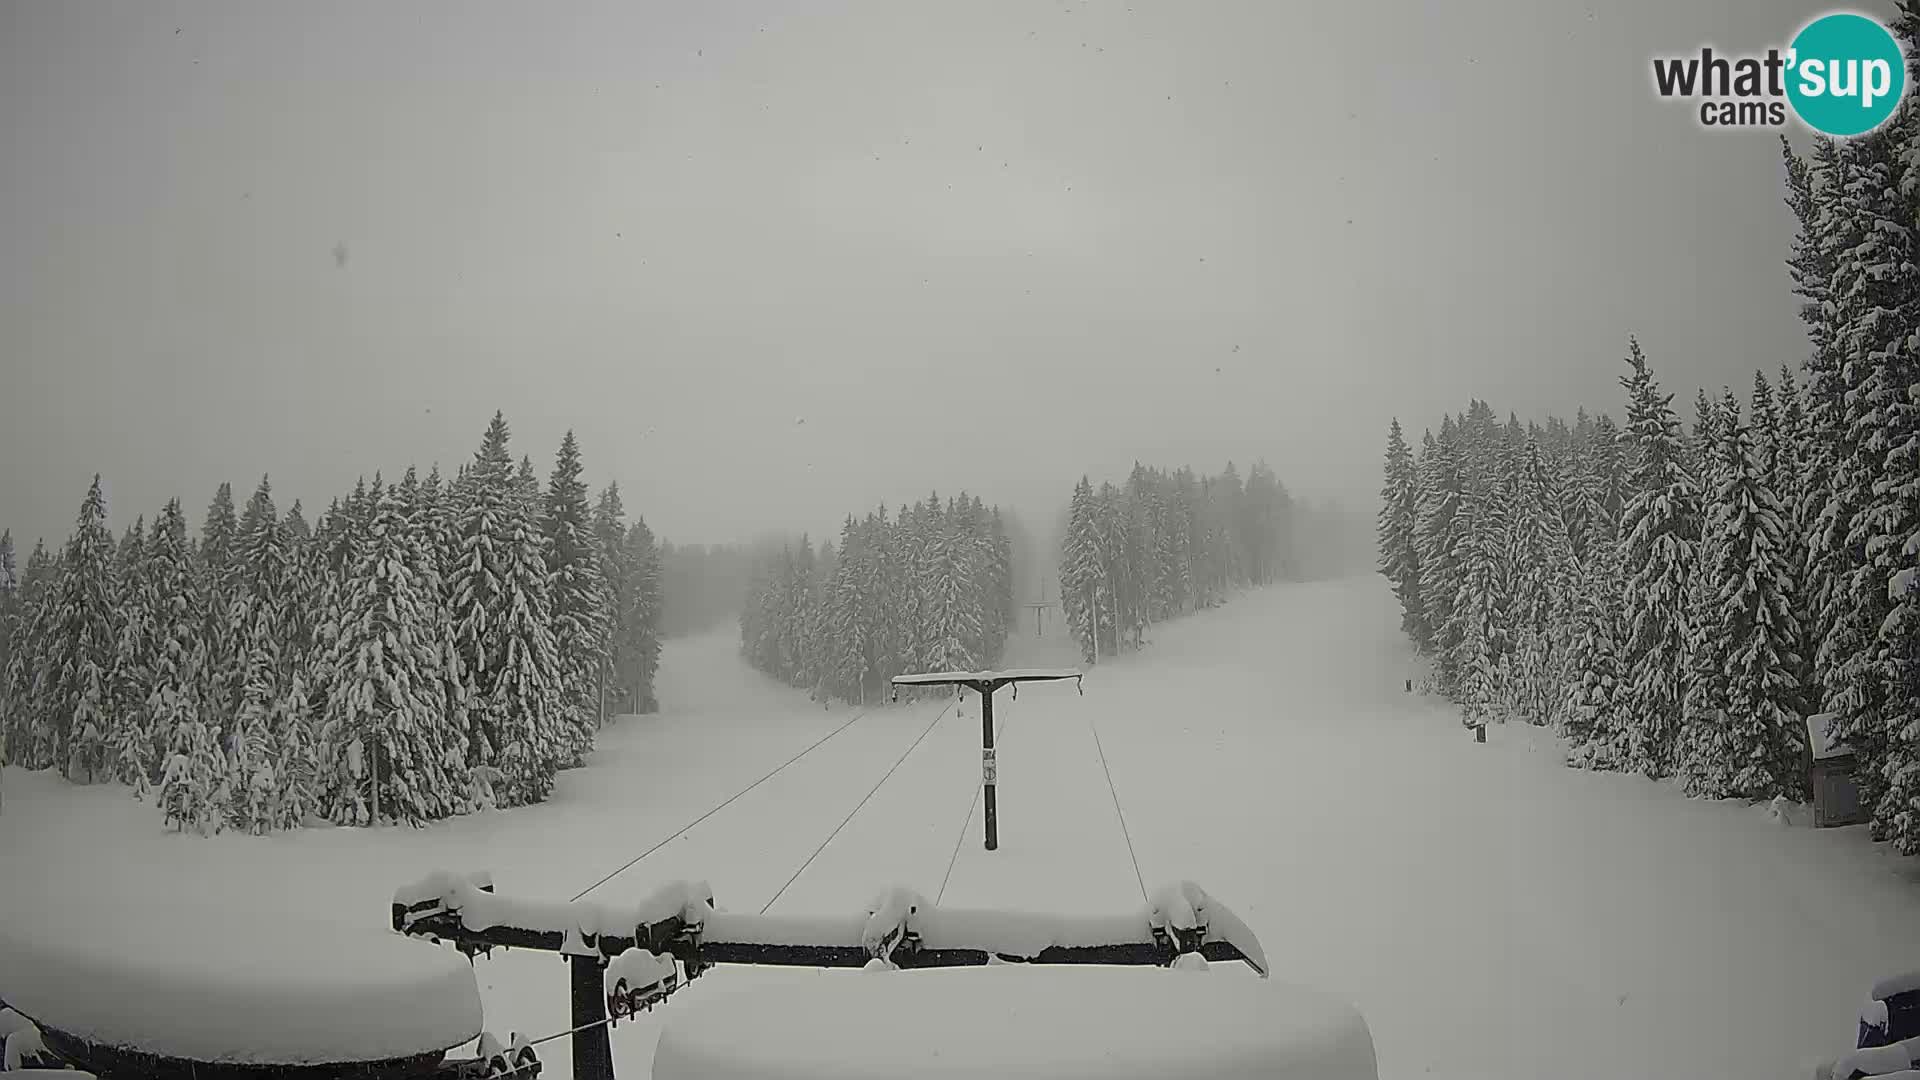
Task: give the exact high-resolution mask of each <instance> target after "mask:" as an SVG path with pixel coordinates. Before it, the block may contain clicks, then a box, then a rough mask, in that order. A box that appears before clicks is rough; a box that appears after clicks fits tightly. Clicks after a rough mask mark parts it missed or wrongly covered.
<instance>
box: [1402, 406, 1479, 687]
mask: <svg viewBox="0 0 1920 1080" xmlns="http://www.w3.org/2000/svg"><path fill="white" fill-rule="evenodd" d="M1457 442H1458V429H1457V428H1456V427H1455V426H1454V422H1453V417H1451V416H1448V417H1446V418H1444V419H1443V420H1442V421H1441V424H1440V435H1439V437H1438V438H1435V437H1434V436H1433V434H1432V433H1430V432H1429V433H1428V434H1427V436H1426V438H1425V440H1424V441H1423V443H1422V447H1421V452H1420V462H1421V475H1420V485H1419V498H1418V501H1417V503H1416V509H1417V514H1416V519H1415V523H1414V530H1415V541H1416V554H1417V555H1418V557H1419V560H1420V599H1421V602H1422V604H1423V606H1424V607H1425V609H1426V613H1427V627H1428V630H1429V633H1430V634H1431V635H1432V641H1433V657H1434V668H1435V670H1434V681H1435V685H1434V686H1433V687H1432V689H1434V690H1437V691H1439V692H1440V693H1443V694H1448V693H1451V691H1452V690H1453V688H1454V687H1455V686H1456V685H1457V683H1458V680H1459V677H1460V672H1459V670H1458V668H1457V666H1456V663H1455V659H1456V657H1457V656H1458V655H1459V649H1460V620H1459V616H1458V613H1457V612H1456V610H1455V603H1456V600H1457V598H1458V597H1459V595H1460V588H1461V577H1462V575H1461V566H1460V563H1459V560H1458V558H1457V557H1456V555H1455V553H1454V552H1455V548H1456V547H1457V546H1458V544H1459V536H1458V533H1459V531H1460V529H1461V527H1462V526H1464V525H1465V524H1466V523H1467V522H1466V519H1464V518H1462V517H1461V516H1460V515H1461V510H1462V506H1461V503H1462V500H1463V497H1464V489H1463V486H1462V475H1461V471H1460V459H1459V453H1458V448H1457V445H1456V444H1457Z"/></svg>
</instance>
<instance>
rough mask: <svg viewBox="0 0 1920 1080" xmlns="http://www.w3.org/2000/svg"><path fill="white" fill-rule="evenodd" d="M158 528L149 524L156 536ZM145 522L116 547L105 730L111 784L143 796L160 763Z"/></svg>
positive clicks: (154, 617) (154, 621)
mask: <svg viewBox="0 0 1920 1080" xmlns="http://www.w3.org/2000/svg"><path fill="white" fill-rule="evenodd" d="M160 525H161V523H160V522H158V521H156V522H155V523H154V528H155V531H156V532H158V530H159V528H160ZM151 546H152V545H151V543H150V542H149V541H148V540H147V536H146V528H145V522H144V520H142V521H139V522H136V523H135V524H134V527H133V529H131V530H130V531H129V532H128V534H127V538H126V540H125V541H123V542H122V544H121V546H120V568H119V571H118V572H117V574H116V575H115V578H116V580H115V586H114V596H115V600H114V607H115V610H116V611H117V612H118V614H119V624H120V625H119V636H118V637H117V638H116V639H115V641H114V655H113V666H112V669H111V671H110V673H109V675H108V684H109V687H110V689H109V694H110V697H111V705H110V707H109V709H108V716H109V719H110V722H109V724H108V728H107V762H108V771H109V772H110V773H111V774H112V776H113V778H114V779H115V780H118V781H119V782H120V783H122V784H125V785H127V786H128V787H129V788H132V789H133V794H134V797H135V798H141V797H144V796H145V795H146V793H147V790H148V788H150V787H151V786H152V785H153V784H154V782H155V781H157V780H158V779H159V769H160V766H161V765H162V764H163V762H162V761H161V759H160V758H158V757H157V756H156V750H157V749H158V748H159V747H160V746H163V745H164V743H162V742H160V741H159V740H156V739H155V737H154V730H153V718H152V717H151V716H150V715H148V712H147V698H148V697H149V696H150V695H151V694H152V692H153V670H154V650H155V647H156V644H157V641H156V635H157V633H158V623H159V618H158V612H157V609H158V607H159V598H158V597H156V596H155V594H154V590H153V586H152V583H151V580H150V578H151V574H152V570H153V567H152V565H151V562H150V559H149V555H148V550H149V548H150V547H151Z"/></svg>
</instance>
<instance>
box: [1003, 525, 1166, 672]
mask: <svg viewBox="0 0 1920 1080" xmlns="http://www.w3.org/2000/svg"><path fill="white" fill-rule="evenodd" d="M1156 539H1157V537H1156ZM985 553H986V560H987V580H988V583H989V588H990V590H991V592H992V597H993V600H994V603H993V605H992V614H993V622H992V625H991V627H990V628H989V632H988V634H987V641H986V654H985V655H984V656H982V657H981V659H982V660H983V661H985V662H986V663H988V664H992V665H997V664H998V663H999V662H1000V658H1001V656H1002V655H1003V654H1004V653H1005V651H1006V646H1007V638H1008V636H1009V635H1010V634H1012V632H1013V621H1014V619H1015V618H1016V615H1017V612H1016V609H1015V606H1014V603H1015V601H1014V595H1013V589H1014V585H1013V539H1012V537H1010V536H1009V535H1008V534H1007V530H1006V522H1005V520H1004V519H1003V518H1002V516H1001V514H1000V508H999V507H997V506H996V507H994V508H993V510H992V513H991V515H990V516H989V517H988V520H987V533H986V539H985ZM1159 554H1160V552H1156V555H1157V556H1158V555H1159ZM1160 565H1161V566H1162V567H1163V568H1166V567H1167V563H1166V561H1165V560H1164V559H1162V560H1161V562H1160ZM1163 580H1164V579H1163ZM1171 589H1172V583H1171V582H1167V583H1166V586H1165V590H1164V592H1163V601H1162V602H1163V603H1165V604H1167V605H1168V607H1169V610H1171V603H1172V601H1171Z"/></svg>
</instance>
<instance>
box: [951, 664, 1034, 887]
mask: <svg viewBox="0 0 1920 1080" xmlns="http://www.w3.org/2000/svg"><path fill="white" fill-rule="evenodd" d="M1013 687H1014V696H1015V697H1018V696H1019V694H1020V684H1019V683H1014V684H1013ZM1006 729H1007V717H1006V714H1004V713H1003V714H1001V716H1000V722H999V723H998V724H996V725H994V729H993V745H994V746H995V747H998V746H999V745H1000V733H1001V732H1003V731H1005V730H1006ZM986 786H987V778H986V777H984V776H982V777H980V778H979V779H978V780H975V781H974V782H973V801H972V802H970V803H968V804H967V816H966V817H964V818H961V819H960V836H959V837H958V838H957V839H956V840H954V842H953V855H952V856H951V857H949V858H948V859H947V876H946V877H943V878H941V879H940V893H939V895H937V896H935V897H934V898H933V903H934V906H935V907H938V906H939V905H940V901H941V900H942V899H943V898H944V897H945V896H946V895H947V882H949V881H951V880H953V865H954V864H955V863H957V862H959V861H960V846H961V845H962V844H965V843H966V842H967V827H968V826H969V825H972V824H973V812H974V810H976V809H978V808H979V806H980V790H981V789H982V788H984V787H986Z"/></svg>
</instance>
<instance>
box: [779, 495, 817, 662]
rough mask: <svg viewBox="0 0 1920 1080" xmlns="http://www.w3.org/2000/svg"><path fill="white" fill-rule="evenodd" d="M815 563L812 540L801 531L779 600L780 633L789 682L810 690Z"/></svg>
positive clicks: (781, 658) (781, 656)
mask: <svg viewBox="0 0 1920 1080" xmlns="http://www.w3.org/2000/svg"><path fill="white" fill-rule="evenodd" d="M813 564H814V553H813V541H812V539H810V538H809V537H808V536H807V535H806V534H804V533H802V534H801V536H800V547H799V548H798V550H796V551H794V552H793V553H792V562H791V563H790V564H789V565H790V567H791V570H790V572H789V573H788V574H787V576H786V578H785V580H784V581H783V582H782V583H781V584H782V586H783V587H784V588H785V589H786V595H785V596H784V597H782V598H781V601H780V610H781V611H782V612H783V613H784V615H785V618H786V625H785V627H784V628H783V631H782V633H781V635H780V660H781V666H782V668H784V669H785V672H786V679H787V681H788V682H790V683H792V684H793V685H795V686H800V687H806V688H809V689H811V688H812V686H813V683H814V674H813V670H812V668H813V642H812V641H811V639H810V637H809V635H810V634H811V632H812V631H813V629H814V623H815V617H814V612H813Z"/></svg>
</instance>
